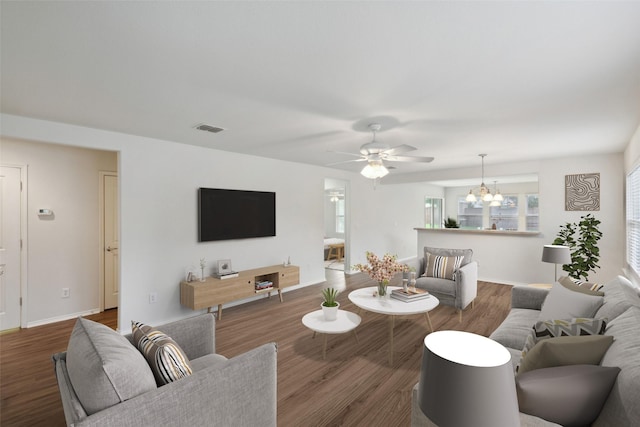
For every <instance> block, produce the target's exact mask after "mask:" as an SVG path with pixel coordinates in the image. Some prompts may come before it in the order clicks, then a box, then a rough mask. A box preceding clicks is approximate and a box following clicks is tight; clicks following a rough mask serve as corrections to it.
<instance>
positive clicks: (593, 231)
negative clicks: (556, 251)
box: [553, 214, 602, 280]
mask: <svg viewBox="0 0 640 427" xmlns="http://www.w3.org/2000/svg"><path fill="white" fill-rule="evenodd" d="M599 225H600V221H599V220H598V219H596V218H595V217H594V216H592V215H591V214H587V215H585V216H581V217H580V222H578V223H570V222H568V223H566V224H565V225H563V226H561V227H560V231H559V232H558V236H557V237H556V239H555V240H554V241H553V244H554V245H563V246H568V247H569V250H570V251H571V264H565V265H564V266H562V269H563V270H564V271H566V272H567V273H569V276H570V277H573V278H574V279H578V280H587V278H588V276H589V272H590V271H595V270H596V268H600V266H599V265H598V261H599V260H600V249H599V248H598V240H600V238H601V237H602V233H601V232H600V230H599V229H598V226H599Z"/></svg>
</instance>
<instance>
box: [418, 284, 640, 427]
mask: <svg viewBox="0 0 640 427" xmlns="http://www.w3.org/2000/svg"><path fill="white" fill-rule="evenodd" d="M602 291H603V292H604V297H603V298H604V303H603V304H602V305H601V306H600V307H599V308H598V309H597V311H596V313H595V315H594V316H593V317H594V318H606V319H607V326H606V330H605V332H604V335H610V336H613V338H614V341H613V344H611V346H610V347H609V348H608V350H607V351H606V353H605V355H604V358H603V359H602V361H601V363H600V365H601V366H609V367H618V368H620V372H619V374H618V376H617V378H616V380H615V383H614V384H613V388H612V389H611V391H610V393H609V395H608V397H607V399H606V401H605V403H604V406H603V407H602V409H601V411H600V413H599V415H598V416H597V418H596V419H595V421H594V422H593V424H592V426H594V427H637V426H640V297H639V296H638V293H637V290H636V289H635V288H633V287H631V285H630V284H629V283H628V281H627V280H626V279H625V278H623V277H620V276H619V277H617V278H615V279H614V280H612V281H610V282H608V283H606V284H605V285H604V287H603V288H602ZM548 293H549V290H548V289H540V288H536V287H529V286H516V287H514V288H513V290H512V299H511V311H510V312H509V315H508V316H507V317H506V319H505V320H504V321H503V322H502V324H501V325H500V326H499V327H498V328H497V329H496V330H495V331H494V332H493V333H492V334H491V336H490V338H492V339H494V340H496V341H498V342H499V343H501V344H503V345H504V346H505V347H507V349H508V350H509V352H510V353H511V356H512V363H513V366H514V369H515V367H516V366H517V364H518V363H519V361H520V359H521V357H522V356H521V354H522V349H523V347H524V345H525V341H526V338H527V336H528V335H530V334H531V329H532V327H533V325H534V324H535V323H536V322H537V321H538V320H542V319H539V317H540V313H541V309H542V305H543V303H544V301H545V299H546V297H547V295H548ZM417 397H418V385H417V384H416V386H415V387H414V389H413V400H412V416H411V421H412V426H431V425H433V424H431V422H430V421H429V420H428V418H427V417H425V416H424V414H423V413H422V411H421V410H420V407H419V405H418V401H417ZM521 425H522V426H524V427H533V426H557V425H558V424H554V423H551V422H548V421H546V420H543V419H541V418H538V417H534V416H532V415H528V414H521Z"/></svg>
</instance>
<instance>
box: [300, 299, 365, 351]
mask: <svg viewBox="0 0 640 427" xmlns="http://www.w3.org/2000/svg"><path fill="white" fill-rule="evenodd" d="M360 321H361V319H360V316H358V315H357V314H355V313H352V312H350V311H345V310H338V315H337V317H336V320H325V318H324V314H323V313H322V310H316V311H312V312H311V313H307V314H305V315H304V317H303V318H302V324H303V325H304V326H306V327H307V328H309V329H311V330H312V331H313V338H315V337H316V333H320V334H324V341H323V343H322V359H323V360H324V359H325V358H326V355H327V335H330V334H344V333H345V332H349V331H353V334H354V335H355V336H356V342H359V341H358V334H356V330H355V329H356V327H357V326H358V325H359V324H360Z"/></svg>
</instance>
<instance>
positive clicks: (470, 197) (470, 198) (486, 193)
mask: <svg viewBox="0 0 640 427" xmlns="http://www.w3.org/2000/svg"><path fill="white" fill-rule="evenodd" d="M478 156H480V157H481V158H482V181H481V183H480V195H479V197H480V200H483V201H485V202H490V201H492V200H493V195H492V194H491V190H489V187H487V186H486V185H484V158H485V157H486V154H478ZM500 197H502V196H500ZM465 200H466V201H467V202H475V201H476V200H477V199H476V196H475V194H473V189H471V190H469V194H467V198H466V199H465Z"/></svg>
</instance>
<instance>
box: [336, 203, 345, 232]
mask: <svg viewBox="0 0 640 427" xmlns="http://www.w3.org/2000/svg"><path fill="white" fill-rule="evenodd" d="M336 233H344V199H338V201H337V202H336Z"/></svg>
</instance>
